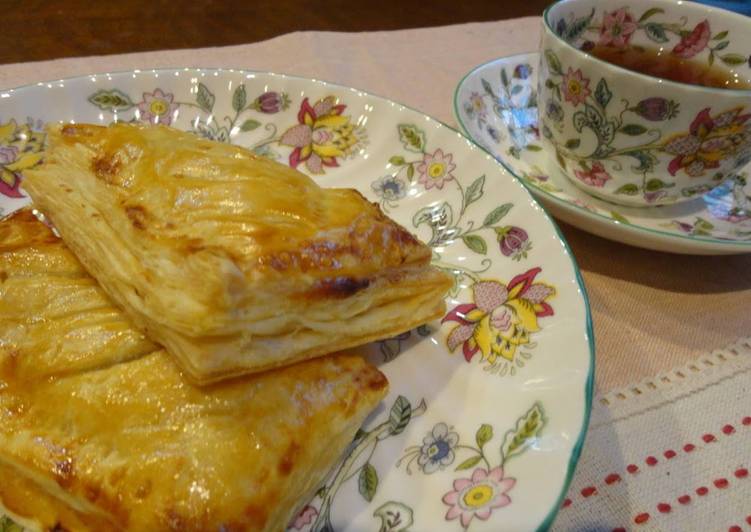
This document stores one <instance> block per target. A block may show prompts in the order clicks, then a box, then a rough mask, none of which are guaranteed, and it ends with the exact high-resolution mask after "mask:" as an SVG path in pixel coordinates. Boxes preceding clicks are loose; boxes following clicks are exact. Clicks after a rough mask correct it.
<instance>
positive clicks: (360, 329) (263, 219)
mask: <svg viewBox="0 0 751 532" xmlns="http://www.w3.org/2000/svg"><path fill="white" fill-rule="evenodd" d="M48 137H49V146H48V150H47V152H46V155H45V162H44V164H42V165H40V166H39V167H37V168H35V169H34V170H30V171H28V172H26V177H25V182H24V187H25V188H26V190H27V191H28V192H29V194H30V195H31V197H32V198H33V200H34V202H35V204H36V205H37V207H38V208H39V209H41V210H42V211H43V212H44V213H45V214H47V215H48V216H49V217H50V218H51V220H52V221H53V223H54V224H55V226H56V227H57V229H58V230H59V231H60V233H61V234H62V236H63V238H64V239H65V241H66V243H67V244H68V246H69V247H70V248H71V250H72V251H73V252H74V253H75V254H76V256H77V257H78V258H79V260H80V261H81V262H82V263H83V265H84V266H85V268H86V269H87V270H88V271H89V273H90V274H91V275H92V276H93V277H95V278H96V280H97V281H98V282H99V284H100V285H101V286H102V288H104V290H105V291H106V292H107V293H108V294H109V295H110V297H111V298H112V300H113V301H115V302H116V303H117V304H118V305H119V306H120V307H122V308H123V309H124V310H125V311H126V313H127V314H128V315H129V316H130V317H131V319H132V320H133V322H134V323H135V324H136V326H137V327H138V328H139V329H140V330H141V331H143V332H144V333H145V334H146V335H147V336H148V337H149V338H151V339H152V340H154V341H156V342H158V343H160V344H162V345H163V346H165V348H166V349H167V351H168V352H170V353H171V354H172V355H174V356H175V357H176V358H177V360H178V362H179V363H180V365H181V366H182V368H183V369H184V370H185V371H186V372H187V373H188V374H189V375H190V376H191V377H192V378H193V379H194V381H196V382H198V383H200V384H206V383H209V382H213V381H216V380H219V379H222V378H226V377H229V376H234V375H239V374H243V373H253V372H258V371H261V370H265V369H269V368H273V367H278V366H282V365H286V364H290V363H292V362H295V361H299V360H304V359H308V358H312V357H315V356H318V355H322V354H325V353H330V352H334V351H338V350H340V349H344V348H346V347H350V346H353V345H359V344H363V343H366V342H370V341H373V340H377V339H381V338H385V337H389V336H393V335H396V334H399V333H401V332H403V331H405V330H408V329H410V328H413V327H415V326H418V325H420V324H423V323H425V322H427V321H429V320H431V319H434V318H437V317H439V316H441V315H442V313H443V312H444V308H445V307H444V301H443V298H444V295H445V293H446V291H447V290H448V289H449V287H450V286H451V279H450V277H449V276H448V275H447V274H446V273H445V272H443V271H441V270H439V269H437V268H434V267H432V266H431V265H430V259H431V250H430V249H429V248H428V247H427V246H426V245H424V244H423V243H421V242H419V241H418V240H417V239H416V238H415V237H414V236H413V235H412V234H410V233H409V232H408V231H406V230H405V229H404V228H403V227H401V226H400V225H398V224H397V223H395V222H394V221H392V220H391V219H389V218H388V217H386V216H385V215H384V214H383V213H382V212H381V210H380V209H379V207H378V206H377V205H376V204H373V203H370V202H368V201H367V200H366V199H365V198H364V197H363V196H362V195H361V194H359V193H358V192H357V191H355V190H351V189H336V188H321V187H319V186H318V185H317V184H316V183H315V182H313V181H312V180H311V179H310V178H308V177H307V176H305V175H304V174H302V173H300V172H298V171H296V170H293V169H291V168H289V167H287V166H284V165H282V164H279V163H276V162H274V161H271V160H269V159H267V158H265V157H261V156H257V155H255V154H254V153H252V152H250V151H248V150H246V149H243V148H240V147H237V146H232V145H229V144H224V143H219V142H212V141H209V140H205V139H201V138H199V137H197V136H195V135H193V134H190V133H185V132H181V131H177V130H175V129H171V128H168V127H165V126H138V125H129V124H115V125H112V126H109V127H103V126H93V125H85V124H82V125H64V126H55V127H53V128H52V129H51V130H50V132H49V136H48Z"/></svg>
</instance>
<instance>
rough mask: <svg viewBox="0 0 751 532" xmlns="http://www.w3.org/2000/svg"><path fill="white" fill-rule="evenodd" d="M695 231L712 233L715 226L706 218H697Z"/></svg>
mask: <svg viewBox="0 0 751 532" xmlns="http://www.w3.org/2000/svg"><path fill="white" fill-rule="evenodd" d="M694 229H700V230H704V231H711V230H712V229H714V225H713V224H712V223H710V222H708V221H707V220H705V219H704V218H699V217H697V218H696V222H695V223H694Z"/></svg>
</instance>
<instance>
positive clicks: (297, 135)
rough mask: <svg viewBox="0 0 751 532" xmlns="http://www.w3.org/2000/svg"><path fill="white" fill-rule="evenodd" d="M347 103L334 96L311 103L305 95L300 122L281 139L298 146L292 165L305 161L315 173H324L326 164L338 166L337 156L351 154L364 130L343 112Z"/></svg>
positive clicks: (285, 143)
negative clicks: (338, 100)
mask: <svg viewBox="0 0 751 532" xmlns="http://www.w3.org/2000/svg"><path fill="white" fill-rule="evenodd" d="M346 107H347V106H346V105H344V104H337V103H336V99H335V98H334V97H333V96H329V97H327V98H323V99H321V100H318V101H317V102H316V103H315V105H313V106H311V105H310V103H308V99H307V98H305V99H304V100H303V102H302V105H301V107H300V112H299V113H298V114H297V121H298V122H299V123H298V124H297V125H295V126H293V127H291V128H289V129H288V130H287V131H285V132H284V134H283V135H282V136H281V138H280V139H279V142H280V144H284V145H286V146H292V147H294V148H295V149H294V150H292V153H291V154H290V156H289V164H290V166H292V167H293V168H296V167H297V166H298V165H299V164H300V163H302V162H304V163H305V166H306V167H307V168H308V170H309V171H310V172H312V173H314V174H322V173H323V172H324V169H323V167H324V166H339V162H338V161H337V157H346V156H347V155H350V154H351V153H352V152H354V150H355V149H356V147H357V146H358V145H359V144H360V143H361V142H362V138H361V135H362V133H361V131H360V129H359V128H358V127H356V126H355V125H354V124H352V123H350V117H349V116H344V115H343V114H342V113H343V112H344V110H345V109H346Z"/></svg>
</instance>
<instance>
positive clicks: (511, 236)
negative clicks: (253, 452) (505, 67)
mask: <svg viewBox="0 0 751 532" xmlns="http://www.w3.org/2000/svg"><path fill="white" fill-rule="evenodd" d="M516 75H517V77H518V79H521V78H524V77H529V76H530V72H526V71H524V70H523V69H522V70H519V72H518V73H517V74H516ZM514 79H517V78H514ZM511 90H513V89H511ZM58 94H62V96H57V95H58ZM40 95H41V96H43V97H44V98H43V101H45V102H48V105H47V106H46V107H43V108H40V109H39V115H38V116H37V117H36V118H40V119H43V120H45V121H69V120H75V121H77V122H93V123H101V124H106V123H109V122H111V121H113V120H123V121H148V122H152V123H153V122H157V123H165V124H167V123H169V124H170V125H172V126H174V127H178V128H182V129H184V130H188V131H192V132H194V133H196V134H198V135H201V136H204V137H207V138H211V139H214V140H219V141H226V142H233V143H237V144H241V145H243V146H246V147H248V148H250V149H252V150H253V151H254V152H255V153H257V154H260V155H263V156H267V157H271V158H274V159H277V160H279V161H280V162H283V163H286V164H289V165H291V166H296V167H297V168H298V169H299V170H301V171H303V172H306V173H308V174H310V175H311V176H312V177H313V179H315V180H316V181H317V182H318V183H319V184H321V185H323V186H346V187H354V188H356V189H357V190H359V191H360V192H361V193H362V194H364V195H365V196H367V197H368V198H370V199H371V200H373V201H377V202H379V203H380V205H381V206H382V208H383V209H384V210H385V211H388V214H389V216H391V217H393V218H394V219H395V220H396V221H397V222H399V223H401V224H402V225H403V226H405V227H407V228H409V229H410V230H412V231H413V232H415V233H417V235H418V236H419V237H420V238H421V240H423V241H425V242H428V243H429V245H430V247H431V248H432V250H433V262H434V264H435V265H436V266H438V267H440V268H443V269H445V270H447V271H449V272H450V273H451V274H452V275H453V276H454V279H455V284H454V287H453V289H452V290H451V293H450V294H449V296H448V297H447V308H448V309H450V310H449V311H448V313H447V315H446V319H445V320H444V323H440V321H436V322H433V323H429V324H425V325H424V326H421V327H418V328H416V329H414V330H412V331H407V332H405V333H403V334H401V335H399V336H397V337H395V338H390V339H386V340H383V341H381V342H376V343H373V344H370V345H369V346H364V347H363V348H362V352H363V355H364V356H367V357H369V359H370V360H372V361H373V362H374V363H375V364H377V365H378V366H379V368H380V369H381V370H382V371H383V372H384V373H385V374H386V375H387V377H388V379H389V381H390V383H391V392H390V395H389V396H388V397H387V398H386V399H385V400H384V402H383V405H382V406H381V407H380V408H379V409H378V410H376V412H374V413H373V415H372V416H371V417H370V418H369V419H368V420H367V421H366V423H365V424H364V426H363V427H362V429H361V430H360V431H359V432H358V433H357V435H356V437H355V439H354V441H353V442H352V444H351V446H350V448H349V449H348V451H347V454H346V456H345V457H343V459H342V461H341V462H340V463H339V464H338V465H337V466H336V467H335V468H334V469H333V470H332V472H331V473H330V475H329V476H328V477H327V479H326V480H325V481H324V483H323V485H322V486H321V487H320V488H319V489H318V491H317V493H316V494H315V496H314V497H313V498H312V500H310V501H305V504H303V505H302V508H301V509H300V512H299V514H298V515H297V516H296V517H295V518H294V519H293V520H292V522H291V523H290V524H289V528H290V529H291V530H303V531H310V530H313V531H316V532H323V531H327V532H328V531H333V530H337V531H340V530H341V531H348V530H349V531H352V530H381V531H383V532H397V531H406V530H460V529H462V528H464V529H466V528H468V527H471V528H472V530H477V531H482V530H485V531H490V530H492V531H498V530H519V529H535V528H545V527H548V526H549V525H550V523H551V521H552V519H553V517H554V515H555V512H556V511H557V509H558V507H559V504H560V501H561V498H562V495H563V492H564V490H565V487H566V484H567V482H568V479H570V476H571V474H572V472H573V466H574V464H575V462H576V459H577V457H578V453H579V449H580V446H581V443H582V439H583V435H584V430H585V427H586V422H587V418H588V412H589V408H590V401H591V393H592V358H591V357H592V349H593V346H592V344H591V331H590V330H589V317H588V308H587V306H586V301H585V297H584V295H583V294H584V292H583V286H582V285H581V284H580V280H579V277H578V272H577V270H576V268H575V266H574V264H573V262H572V261H571V259H570V257H569V254H568V251H567V249H566V248H565V245H564V244H563V243H562V241H561V239H560V237H559V236H558V235H557V233H556V231H555V229H554V227H553V226H552V224H551V223H550V221H549V219H548V218H547V217H546V216H545V214H544V213H543V212H542V211H541V209H539V206H538V205H537V204H536V202H534V200H532V199H531V198H530V197H529V195H528V194H527V192H526V190H525V189H524V188H523V187H521V186H520V185H519V184H518V183H517V182H516V180H514V179H513V178H511V177H510V176H509V175H508V174H507V173H506V172H505V170H503V168H502V167H501V166H500V165H498V164H497V163H496V162H495V161H493V160H492V159H490V158H488V157H487V156H486V154H485V153H484V152H482V151H481V150H479V149H478V148H476V147H474V146H472V145H470V144H469V143H467V142H466V139H465V138H464V137H462V136H461V135H460V134H458V133H457V132H456V131H453V130H451V129H449V128H447V127H445V126H443V125H442V124H440V123H437V122H436V121H434V120H432V119H430V118H429V117H426V116H425V115H422V114H420V113H418V112H416V111H412V110H410V109H406V108H404V107H401V106H398V105H396V104H394V103H393V102H388V101H386V100H383V99H380V98H377V97H374V96H371V95H368V94H366V93H362V92H359V91H355V90H353V89H348V88H343V87H338V86H336V85H329V84H326V83H323V82H318V81H312V80H305V79H299V78H293V77H288V76H280V75H274V74H263V73H250V72H239V71H215V70H200V69H181V70H169V71H156V72H133V73H125V74H112V75H103V76H89V77H86V78H80V79H74V80H66V81H65V82H64V83H63V85H62V86H54V88H52V89H51V88H48V87H46V86H32V87H28V88H22V89H17V90H16V91H15V92H14V93H13V94H12V95H11V96H10V97H8V98H3V99H0V116H3V117H9V116H13V113H14V112H20V111H17V109H19V108H21V107H20V106H21V105H22V104H23V102H25V101H26V100H25V99H26V98H32V99H33V98H38V97H39V96H40ZM76 102H77V103H76ZM4 106H5V107H4ZM355 110H357V111H355ZM15 118H16V120H17V121H18V120H19V117H18V116H16V117H15ZM7 123H8V122H6V124H7ZM20 123H21V122H14V124H20ZM366 124H367V128H366V127H365V126H366ZM32 126H33V127H32ZM14 127H20V126H14ZM28 127H29V132H28V133H25V134H27V137H28V139H31V138H33V139H36V140H35V142H36V141H39V140H40V137H38V136H34V135H37V134H35V133H33V132H32V131H31V130H33V129H39V128H40V127H41V123H39V122H35V123H34V124H29V126H28ZM23 131H26V130H23ZM8 138H9V139H11V138H14V137H8ZM5 142H6V144H5V145H7V146H15V145H14V144H13V142H16V141H14V140H7V141H5ZM0 146H2V144H0ZM17 146H18V153H16V151H13V150H12V149H10V148H9V150H10V151H8V157H7V159H8V161H7V163H8V164H13V162H12V161H11V159H12V158H13V157H11V156H14V157H16V158H15V159H13V160H14V161H15V160H18V154H20V153H26V152H27V151H28V152H33V153H36V152H34V150H35V149H36V148H35V146H36V144H34V143H33V142H32V143H31V144H29V143H27V144H25V145H23V146H21V145H20V144H19V145H17ZM27 148H28V149H27ZM11 152H12V153H11ZM0 153H4V152H2V151H1V150H0ZM3 164H5V163H3ZM9 171H10V172H13V171H14V170H13V167H12V166H11V167H10V168H9ZM21 186H22V183H21ZM26 202H28V198H25V197H24V198H20V199H11V198H8V197H0V208H4V209H6V210H7V211H10V210H13V209H15V208H18V207H20V206H21V205H22V204H24V203H26ZM500 279H504V280H509V281H508V282H507V283H506V282H501V281H500ZM503 294H505V296H504V295H503ZM553 296H555V299H553ZM551 300H552V302H551ZM467 305H469V306H467ZM488 305H491V306H492V308H491V307H489V306H488ZM470 307H473V309H474V310H476V311H477V312H474V314H472V313H471V311H470V314H469V315H464V314H462V313H461V312H460V310H457V309H461V308H468V309H469V308H470ZM553 309H554V310H553ZM471 310H472V309H471ZM465 318H467V320H466V321H468V323H470V324H472V326H473V327H475V326H476V327H477V328H478V329H479V331H478V332H477V335H476V337H477V338H478V340H479V343H478V350H477V351H476V352H475V354H474V356H473V357H470V358H471V360H467V358H466V357H464V356H457V353H452V352H451V350H450V349H449V348H448V347H447V340H448V338H449V337H450V336H451V335H452V331H453V330H454V328H456V327H462V326H463V325H465V324H464V323H463V322H462V321H460V320H465ZM469 320H475V321H469ZM486 322H487V323H489V324H490V325H488V326H487V327H486V326H485V324H486ZM493 334H496V336H498V335H500V337H501V338H503V339H505V340H503V342H505V343H503V344H502V346H500V347H499V348H498V349H496V350H495V351H494V350H493V348H492V347H491V348H490V349H489V350H488V351H486V352H483V351H482V348H483V347H485V346H486V344H485V341H486V338H489V337H491V336H492V335H493ZM474 336H475V334H474V331H473V337H474ZM452 341H453V340H452ZM563 341H565V342H566V343H567V345H568V348H567V349H566V350H565V353H561V352H560V351H559V349H558V345H560V343H561V342H563ZM532 349H534V353H535V356H534V357H533V358H531V357H528V356H527V355H528V354H529V353H531V350H532ZM455 351H458V347H456V349H455ZM493 357H494V358H493ZM508 357H511V358H512V359H513V369H512V367H511V366H508V367H507V369H506V371H505V372H504V370H503V369H502V368H501V367H500V365H501V361H505V362H506V363H508V364H511V362H510V361H509V359H508ZM491 358H492V359H493V360H495V366H493V363H492V362H491ZM494 367H495V368H498V369H497V370H494V369H493V368H494ZM488 368H490V370H492V371H494V372H497V373H498V374H501V373H504V383H503V386H496V385H494V384H493V383H497V381H495V380H493V377H492V375H489V373H488V371H484V370H485V369H488ZM512 373H513V375H512ZM564 374H565V375H567V378H565V379H558V378H557V377H556V376H558V375H564ZM551 375H552V376H553V377H556V378H554V379H553V381H551V383H552V384H550V385H548V384H545V385H544V386H542V387H535V386H532V387H530V386H529V385H528V382H530V379H538V378H539V379H542V380H543V381H544V380H545V379H546V378H547V377H548V376H551ZM499 404H503V405H504V408H503V409H500V410H499V409H498V407H497V405H499ZM542 405H545V407H544V410H543V406H542ZM458 406H466V408H463V414H462V415H458V414H457V407H458ZM478 427H479V429H478ZM494 428H495V429H497V434H498V436H497V437H494V434H495V433H494V430H493V429H494ZM502 428H503V429H502ZM473 433H474V434H475V436H476V440H475V443H476V444H477V445H476V446H475V445H469V444H466V443H465V442H466V441H467V437H468V436H467V435H470V434H473ZM572 434H573V435H576V437H575V438H571V436H570V435H572ZM428 435H430V436H429V437H428ZM478 438H479V439H478ZM428 439H429V440H430V442H429V443H427V442H426V440H428ZM302 441H304V440H302ZM416 441H422V442H423V444H422V445H420V453H419V456H418V455H415V454H414V447H413V442H416ZM541 446H542V447H541ZM423 448H424V449H423ZM541 448H544V449H545V451H544V452H540V449H541ZM491 449H492V450H491ZM448 451H451V452H453V453H454V454H453V455H452V454H451V453H450V452H448ZM413 455H414V456H415V461H416V463H417V464H418V465H419V467H420V472H421V474H419V475H416V474H410V471H408V470H407V469H408V468H406V467H401V466H400V464H403V463H404V462H405V461H407V460H409V458H406V460H405V461H400V459H401V458H403V457H405V456H413ZM423 455H424V457H422V458H421V456H423ZM512 459H513V460H512ZM456 462H460V463H459V464H458V465H456ZM457 468H458V470H457ZM539 471H558V472H560V473H559V474H545V475H540V474H538V472H539ZM429 494H432V495H430V498H428V496H429ZM301 502H303V501H301ZM436 508H439V509H440V511H436Z"/></svg>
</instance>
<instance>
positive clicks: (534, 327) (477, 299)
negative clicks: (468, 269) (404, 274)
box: [441, 268, 555, 364]
mask: <svg viewBox="0 0 751 532" xmlns="http://www.w3.org/2000/svg"><path fill="white" fill-rule="evenodd" d="M541 271H542V270H541V268H532V269H531V270H527V271H526V272H525V273H523V274H521V275H517V276H516V277H514V278H513V279H511V281H510V282H509V283H508V285H506V284H503V283H499V282H498V281H493V280H484V281H478V282H476V283H475V284H474V285H473V286H472V292H473V300H474V303H464V304H460V305H457V306H456V307H454V308H453V309H451V310H450V311H449V312H448V314H446V316H445V317H444V318H443V320H442V321H441V323H446V322H448V321H453V322H456V323H458V324H459V325H458V326H456V327H454V329H453V330H452V331H451V332H450V333H449V335H448V337H447V338H446V344H447V345H448V348H449V351H451V352H453V351H454V350H456V349H457V348H458V347H459V346H462V353H463V354H464V359H465V360H466V361H467V362H471V361H472V358H473V357H474V356H475V354H477V353H478V352H479V353H481V356H482V359H483V360H488V361H489V362H490V363H491V364H493V363H495V361H496V359H497V357H499V356H500V357H502V358H505V359H506V360H509V361H512V362H513V360H514V356H515V354H516V349H517V348H518V347H519V346H521V345H525V344H528V343H530V341H531V340H530V333H533V332H536V331H539V330H540V326H539V323H538V320H537V318H542V317H546V316H552V315H553V307H551V306H550V304H549V303H548V302H547V300H548V299H549V298H550V297H552V296H553V295H555V289H554V288H553V287H552V286H548V285H546V284H544V283H535V282H534V280H535V277H536V276H537V274H538V273H540V272H541Z"/></svg>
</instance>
